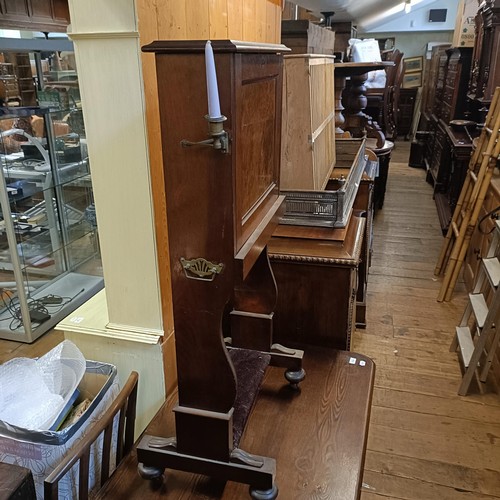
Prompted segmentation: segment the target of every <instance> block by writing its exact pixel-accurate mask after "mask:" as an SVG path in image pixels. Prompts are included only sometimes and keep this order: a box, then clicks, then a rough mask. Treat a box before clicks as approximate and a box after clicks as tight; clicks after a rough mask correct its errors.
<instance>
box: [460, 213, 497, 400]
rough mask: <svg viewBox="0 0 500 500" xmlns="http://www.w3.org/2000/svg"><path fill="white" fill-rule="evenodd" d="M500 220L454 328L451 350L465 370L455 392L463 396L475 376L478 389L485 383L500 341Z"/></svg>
mask: <svg viewBox="0 0 500 500" xmlns="http://www.w3.org/2000/svg"><path fill="white" fill-rule="evenodd" d="M499 256H500V221H498V220H496V221H495V230H494V234H493V238H492V240H491V243H490V246H489V248H488V252H487V254H486V257H484V258H483V259H481V263H480V267H479V271H478V275H477V279H476V283H475V285H474V289H473V291H472V292H471V293H470V294H469V301H468V303H467V306H466V308H465V311H464V314H463V316H462V320H461V321H460V325H459V326H457V327H456V333H455V337H454V339H453V342H452V343H451V346H450V351H456V350H457V348H458V347H460V350H459V356H460V357H461V361H462V363H463V367H464V370H465V372H464V375H463V377H462V382H461V384H460V387H459V389H458V394H459V395H460V396H466V395H467V392H468V390H469V386H470V384H471V382H472V379H473V378H474V376H476V377H477V382H478V386H479V389H480V390H481V391H482V385H481V384H482V383H484V382H486V379H487V377H488V371H489V369H490V366H491V363H492V361H493V357H494V356H495V351H496V348H497V345H498V342H499V341H500V287H499V283H500V261H499Z"/></svg>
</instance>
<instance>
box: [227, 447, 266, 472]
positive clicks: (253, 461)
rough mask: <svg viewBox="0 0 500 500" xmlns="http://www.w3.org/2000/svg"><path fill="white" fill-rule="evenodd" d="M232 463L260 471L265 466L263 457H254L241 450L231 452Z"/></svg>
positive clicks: (235, 449) (236, 449)
mask: <svg viewBox="0 0 500 500" xmlns="http://www.w3.org/2000/svg"><path fill="white" fill-rule="evenodd" d="M230 461H231V462H233V463H237V464H243V465H249V466H251V467H256V468H258V469H260V468H261V467H262V466H263V465H264V460H262V457H257V456H255V455H252V454H250V453H248V452H246V451H243V450H242V449H241V448H234V449H233V451H231V459H230Z"/></svg>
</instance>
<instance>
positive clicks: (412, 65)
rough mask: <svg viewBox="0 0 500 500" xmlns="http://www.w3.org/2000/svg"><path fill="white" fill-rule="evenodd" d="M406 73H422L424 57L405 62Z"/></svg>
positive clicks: (411, 58)
mask: <svg viewBox="0 0 500 500" xmlns="http://www.w3.org/2000/svg"><path fill="white" fill-rule="evenodd" d="M403 63H404V72H405V74H406V73H416V72H417V71H422V70H423V69H424V57H423V56H418V57H408V58H405V59H404V60H403Z"/></svg>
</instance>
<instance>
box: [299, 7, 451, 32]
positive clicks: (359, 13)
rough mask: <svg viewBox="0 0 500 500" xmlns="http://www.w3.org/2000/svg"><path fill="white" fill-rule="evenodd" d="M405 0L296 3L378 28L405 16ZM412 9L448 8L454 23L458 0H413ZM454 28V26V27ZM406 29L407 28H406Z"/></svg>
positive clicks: (334, 17) (337, 18)
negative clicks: (388, 12)
mask: <svg viewBox="0 0 500 500" xmlns="http://www.w3.org/2000/svg"><path fill="white" fill-rule="evenodd" d="M403 2H404V0H295V3H297V4H298V5H300V6H301V7H305V8H306V9H308V10H311V11H313V12H314V13H316V14H317V15H320V13H321V12H325V11H333V12H335V14H334V15H333V18H332V21H353V22H354V23H356V24H357V25H358V27H359V28H363V25H366V28H368V27H369V29H372V28H373V29H376V28H377V26H381V25H383V24H385V23H387V22H388V21H393V20H394V19H397V18H398V17H400V16H405V15H407V14H405V12H404V10H403ZM411 4H412V10H413V11H415V10H422V9H424V8H425V9H427V10H428V8H429V7H430V8H433V9H435V8H448V9H449V16H448V17H449V20H450V21H452V24H453V23H454V20H455V16H456V12H457V10H456V7H457V5H458V0H411ZM398 6H399V11H398V12H396V13H393V14H391V15H386V14H385V12H386V11H388V10H389V9H391V8H395V10H398ZM375 16H377V17H378V19H377V21H376V22H375V23H374V22H372V21H370V22H369V23H368V24H367V21H368V20H372V19H373V18H374V17H375ZM428 29H437V30H439V29H449V26H446V27H445V26H437V25H434V26H430V27H429V28H428ZM452 29H453V27H452ZM405 31H406V30H405Z"/></svg>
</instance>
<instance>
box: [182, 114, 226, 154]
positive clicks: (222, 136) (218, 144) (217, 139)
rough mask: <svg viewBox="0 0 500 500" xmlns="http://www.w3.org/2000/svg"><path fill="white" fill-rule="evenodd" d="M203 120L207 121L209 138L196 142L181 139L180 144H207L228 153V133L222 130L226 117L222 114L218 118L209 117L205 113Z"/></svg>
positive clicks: (185, 145)
mask: <svg viewBox="0 0 500 500" xmlns="http://www.w3.org/2000/svg"><path fill="white" fill-rule="evenodd" d="M205 120H207V122H208V135H209V136H210V137H211V138H210V139H205V140H204V141H196V142H193V141H188V140H187V139H182V141H181V146H182V147H183V148H187V147H190V146H209V147H211V148H214V149H217V150H219V151H220V152H221V153H229V135H228V133H227V132H226V131H225V130H224V122H225V121H226V120H227V118H226V117H225V116H224V115H222V116H220V117H218V118H210V117H209V116H208V115H205Z"/></svg>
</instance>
